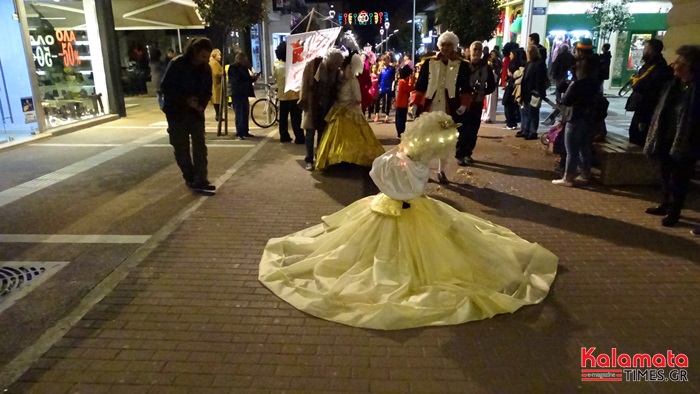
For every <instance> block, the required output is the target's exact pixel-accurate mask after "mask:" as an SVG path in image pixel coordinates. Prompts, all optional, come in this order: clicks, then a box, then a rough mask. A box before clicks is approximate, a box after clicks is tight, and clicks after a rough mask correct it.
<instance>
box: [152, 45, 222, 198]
mask: <svg viewBox="0 0 700 394" xmlns="http://www.w3.org/2000/svg"><path fill="white" fill-rule="evenodd" d="M213 49H214V48H213V46H212V44H211V42H210V41H209V40H208V39H206V38H195V39H193V40H192V41H191V42H190V44H189V45H188V47H187V50H186V51H185V54H184V55H180V56H178V57H176V58H174V59H173V60H172V61H171V62H170V63H169V65H168V68H167V70H166V71H165V75H164V76H163V82H161V84H160V91H161V93H162V94H163V100H164V103H163V112H164V113H165V117H166V119H167V120H168V134H169V135H170V145H172V146H173V149H174V151H175V161H176V162H177V165H178V166H179V167H180V170H181V171H182V177H183V178H185V183H186V184H187V186H189V187H190V188H192V189H195V190H203V191H214V190H216V187H215V186H214V185H212V184H210V183H209V180H208V179H207V164H208V163H207V146H206V145H205V143H204V110H205V109H206V107H207V104H208V103H209V99H210V98H211V85H212V76H211V68H210V67H209V56H210V55H211V52H212V50H213ZM190 138H192V154H191V156H190Z"/></svg>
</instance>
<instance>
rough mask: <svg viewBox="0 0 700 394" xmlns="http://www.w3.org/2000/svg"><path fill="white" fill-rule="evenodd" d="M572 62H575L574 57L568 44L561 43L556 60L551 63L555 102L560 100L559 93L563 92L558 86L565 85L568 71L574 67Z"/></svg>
mask: <svg viewBox="0 0 700 394" xmlns="http://www.w3.org/2000/svg"><path fill="white" fill-rule="evenodd" d="M574 63H576V59H574V55H572V54H571V52H570V51H569V46H568V45H566V44H564V45H562V46H561V47H560V48H559V54H558V55H557V58H556V60H554V63H552V77H553V78H554V81H555V83H556V93H555V95H556V98H557V103H558V102H560V101H561V95H562V93H564V92H563V91H562V90H561V89H560V86H566V84H565V82H566V80H567V77H568V76H569V72H570V71H572V70H571V69H572V68H573V67H574ZM572 77H573V74H572Z"/></svg>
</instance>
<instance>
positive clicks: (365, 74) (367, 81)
mask: <svg viewBox="0 0 700 394" xmlns="http://www.w3.org/2000/svg"><path fill="white" fill-rule="evenodd" d="M362 62H363V63H364V69H363V70H362V73H361V74H359V75H358V76H357V81H358V82H360V93H362V113H363V114H364V113H365V111H367V108H369V106H370V105H371V104H372V102H373V101H374V99H373V98H372V94H371V93H370V89H371V88H372V76H371V75H370V68H371V67H372V64H370V62H369V58H368V57H367V55H365V54H364V53H363V54H362Z"/></svg>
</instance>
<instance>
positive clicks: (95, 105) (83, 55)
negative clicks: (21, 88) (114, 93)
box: [25, 0, 106, 128]
mask: <svg viewBox="0 0 700 394" xmlns="http://www.w3.org/2000/svg"><path fill="white" fill-rule="evenodd" d="M25 9H26V13H27V25H28V30H29V35H30V41H31V47H32V54H33V56H34V65H35V67H36V73H37V81H38V85H39V99H40V100H41V105H40V108H39V109H40V110H42V111H43V112H44V114H45V118H46V123H47V127H49V128H50V127H56V126H61V125H65V124H69V123H73V122H76V121H79V120H84V119H90V118H93V117H95V116H99V115H103V114H105V113H106V109H105V105H106V102H105V101H106V97H103V95H106V92H103V91H100V89H98V88H97V87H96V84H95V70H94V68H95V67H93V53H92V50H91V49H95V50H97V51H100V50H101V48H100V46H99V44H97V45H95V46H93V47H95V48H91V45H90V44H91V38H92V39H94V40H97V42H98V43H99V38H98V37H89V36H88V27H87V23H86V16H85V10H84V8H83V1H71V0H68V1H66V0H64V1H61V2H60V4H58V3H55V2H42V1H36V0H31V1H29V0H28V1H25ZM99 58H100V59H101V56H100V57H99ZM100 69H101V67H100Z"/></svg>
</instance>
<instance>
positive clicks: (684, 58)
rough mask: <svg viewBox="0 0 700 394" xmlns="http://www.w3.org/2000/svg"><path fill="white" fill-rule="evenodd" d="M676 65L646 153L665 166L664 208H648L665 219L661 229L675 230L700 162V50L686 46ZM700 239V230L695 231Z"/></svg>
mask: <svg viewBox="0 0 700 394" xmlns="http://www.w3.org/2000/svg"><path fill="white" fill-rule="evenodd" d="M676 54H677V55H678V57H677V58H676V61H675V62H673V64H672V66H673V75H674V79H673V80H672V81H670V82H668V83H667V84H666V85H665V86H664V87H663V89H662V90H661V96H660V97H659V103H658V104H657V105H656V109H655V110H654V114H653V116H652V118H651V123H650V127H649V134H648V135H647V140H646V144H645V145H644V153H645V154H646V155H647V156H648V157H653V158H656V159H658V160H659V164H660V166H661V192H662V199H661V204H660V205H658V206H655V207H653V208H648V209H647V210H646V212H647V213H648V214H651V215H664V218H663V219H662V220H661V225H662V226H665V227H671V226H673V225H675V224H676V223H677V222H678V220H679V219H680V217H681V209H682V208H683V203H684V202H685V197H686V195H687V194H688V186H689V185H690V179H691V178H692V176H693V172H694V170H695V162H697V160H698V159H700V89H698V82H697V76H698V75H700V46H699V45H683V46H681V47H680V48H678V50H677V51H676ZM693 235H696V236H700V228H696V229H695V230H693Z"/></svg>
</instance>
